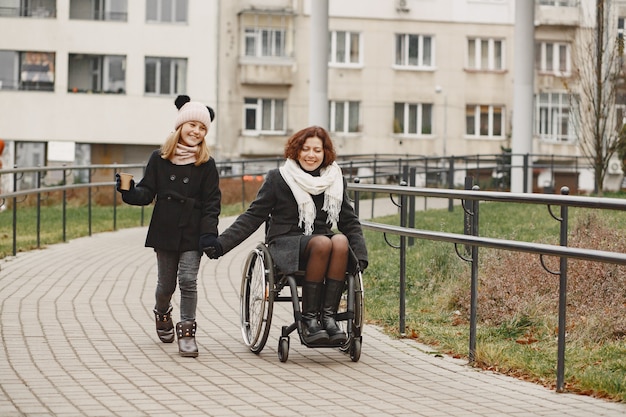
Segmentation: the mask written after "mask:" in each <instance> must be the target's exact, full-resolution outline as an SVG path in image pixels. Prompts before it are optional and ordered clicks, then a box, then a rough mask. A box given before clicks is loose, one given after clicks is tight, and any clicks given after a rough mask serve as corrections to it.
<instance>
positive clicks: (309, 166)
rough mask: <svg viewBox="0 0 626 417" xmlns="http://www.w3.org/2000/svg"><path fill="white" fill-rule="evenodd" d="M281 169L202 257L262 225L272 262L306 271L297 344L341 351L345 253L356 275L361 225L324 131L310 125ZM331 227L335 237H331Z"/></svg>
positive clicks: (363, 259)
mask: <svg viewBox="0 0 626 417" xmlns="http://www.w3.org/2000/svg"><path fill="white" fill-rule="evenodd" d="M285 158H286V160H285V164H284V165H283V166H282V167H280V168H276V169H272V170H270V171H269V172H268V173H267V176H266V177H265V182H264V183H263V185H262V186H261V189H260V190H259V192H258V194H257V197H256V199H255V200H254V201H253V202H252V204H250V207H249V208H248V210H247V211H246V212H245V213H243V214H242V215H240V216H239V217H238V218H237V219H236V220H235V222H234V223H233V224H232V225H231V226H230V227H229V228H228V229H226V230H225V231H223V232H222V234H221V235H220V236H219V238H218V239H217V240H216V241H215V242H214V243H213V244H212V245H206V246H204V247H203V248H204V250H205V252H206V254H207V256H209V258H213V259H215V258H218V257H220V256H221V255H223V254H224V253H227V252H228V251H230V250H231V249H233V248H234V247H235V246H237V245H239V244H240V243H241V242H243V241H244V239H246V238H247V237H248V236H250V235H251V234H252V233H253V232H254V231H255V230H257V229H258V228H259V226H261V224H262V223H263V222H265V221H266V220H267V219H269V223H268V227H267V229H266V239H267V241H268V243H269V250H270V253H271V255H272V259H273V260H274V262H275V264H276V265H277V266H278V267H279V269H280V270H281V271H282V272H284V273H286V274H288V273H292V272H295V271H297V270H300V269H304V270H305V278H304V283H303V285H302V328H303V329H302V337H303V339H304V341H305V342H306V343H307V344H311V345H324V344H330V345H340V344H342V343H344V342H345V340H346V337H347V336H346V334H345V332H344V331H343V330H341V328H340V327H339V326H338V325H337V323H336V321H335V315H336V313H337V308H338V305H339V302H340V300H341V293H342V291H343V288H344V279H345V273H346V270H347V269H348V268H355V265H349V248H352V250H353V251H354V254H355V255H356V258H357V260H358V262H359V266H360V268H361V270H362V271H363V270H365V268H366V267H367V263H368V261H367V248H366V246H365V239H364V238H363V231H362V229H361V223H360V222H359V219H358V217H357V216H356V214H355V212H354V209H353V208H352V206H351V204H350V200H349V198H348V193H347V191H346V180H345V178H344V177H343V176H342V174H341V168H339V165H337V163H336V162H335V148H334V146H333V143H332V141H331V139H330V136H329V135H328V132H327V131H326V130H325V129H323V128H321V127H319V126H311V127H307V128H305V129H302V130H300V131H299V132H296V133H294V134H293V136H291V137H290V138H289V140H288V141H287V144H286V145H285ZM334 225H336V226H337V228H338V229H339V231H340V232H341V233H335V232H333V230H332V227H333V226H334Z"/></svg>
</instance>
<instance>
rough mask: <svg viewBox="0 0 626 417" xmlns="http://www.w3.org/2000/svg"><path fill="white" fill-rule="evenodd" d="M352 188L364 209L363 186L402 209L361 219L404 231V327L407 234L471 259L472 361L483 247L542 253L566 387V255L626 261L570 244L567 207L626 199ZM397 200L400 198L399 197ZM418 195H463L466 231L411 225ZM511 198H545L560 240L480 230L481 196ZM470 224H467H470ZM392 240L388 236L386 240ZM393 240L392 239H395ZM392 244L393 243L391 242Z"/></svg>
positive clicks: (617, 206) (613, 206)
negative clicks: (552, 283) (551, 263)
mask: <svg viewBox="0 0 626 417" xmlns="http://www.w3.org/2000/svg"><path fill="white" fill-rule="evenodd" d="M348 189H349V190H351V191H353V192H354V193H355V209H356V211H357V214H358V211H359V205H358V202H359V197H358V195H359V194H360V193H363V192H370V193H386V194H388V195H389V197H390V198H391V199H392V201H394V203H395V204H396V205H397V206H398V207H399V209H400V225H399V226H394V225H386V224H381V223H376V222H370V221H362V222H361V223H362V225H363V227H364V228H365V229H369V230H373V231H378V232H381V233H383V234H385V240H386V241H387V239H386V235H387V234H393V235H399V236H400V244H399V245H398V246H395V247H396V248H398V249H399V250H400V277H399V280H400V282H399V284H400V291H399V292H400V294H399V297H400V306H399V308H400V314H399V320H400V323H399V329H400V332H401V333H403V332H404V330H405V328H406V323H405V286H406V250H407V246H408V245H407V238H415V239H427V240H433V241H441V242H449V243H453V244H454V245H455V246H454V247H455V251H456V253H457V255H458V256H459V257H460V258H461V259H462V260H464V261H467V262H469V263H470V264H471V281H470V282H471V284H470V336H469V354H468V356H469V361H470V362H471V363H473V362H474V361H475V353H476V325H477V314H476V313H477V304H478V263H479V256H478V255H479V250H478V249H479V248H481V247H483V248H492V249H501V250H507V251H517V252H528V253H534V254H537V255H539V257H540V261H541V265H542V266H543V268H544V269H545V270H546V271H547V272H548V273H551V274H553V275H558V276H559V308H558V315H559V316H558V323H559V325H558V347H557V383H556V388H557V391H558V392H563V389H564V373H565V329H566V308H567V302H566V300H567V261H568V259H570V258H573V259H581V260H587V261H594V262H606V263H613V264H618V265H626V254H625V253H620V252H611V251H603V250H595V249H585V248H574V247H568V246H567V236H568V220H569V217H568V209H569V208H570V207H580V208H593V209H600V210H620V211H626V200H623V199H617V198H597V197H579V196H569V195H568V193H569V189H568V188H567V187H563V188H562V189H561V195H549V194H526V193H508V192H497V191H480V190H479V189H478V187H477V186H474V187H473V189H472V190H456V191H452V190H442V189H432V188H415V187H408V186H389V185H364V184H349V185H348ZM394 196H397V197H396V200H399V202H397V203H396V202H395V200H394ZM415 197H425V198H447V199H450V200H452V199H456V200H460V201H461V205H462V207H463V213H464V216H465V218H464V224H465V225H466V234H455V233H447V232H437V231H430V230H419V229H415V228H413V227H411V225H408V224H407V223H408V222H409V218H410V217H409V214H410V213H408V210H407V208H408V207H409V206H410V205H411V202H410V200H411V199H414V198H415ZM481 201H484V202H507V203H519V204H522V203H524V204H542V205H544V204H545V205H547V207H548V210H549V212H550V215H551V216H552V217H553V218H554V219H555V220H556V221H558V222H559V223H560V235H559V245H549V244H540V243H533V242H521V241H514V240H507V239H496V238H488V237H481V236H479V234H478V231H479V208H480V202H481ZM555 207H556V208H559V209H560V213H555V211H554V210H553V208H555ZM467 226H468V227H467ZM387 243H388V244H390V243H389V241H387ZM390 245H391V244H390ZM459 245H464V247H465V248H466V249H468V251H465V253H462V251H460V250H459ZM391 246H393V245H391ZM544 256H556V257H559V258H560V263H559V270H558V271H552V270H550V269H549V268H547V267H546V265H545V263H544V261H543V257H544Z"/></svg>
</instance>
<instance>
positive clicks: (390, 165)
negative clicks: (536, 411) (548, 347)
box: [0, 157, 626, 392]
mask: <svg viewBox="0 0 626 417" xmlns="http://www.w3.org/2000/svg"><path fill="white" fill-rule="evenodd" d="M282 161H283V159H282V158H269V159H266V160H253V161H236V162H232V161H228V162H223V163H220V164H218V169H219V170H220V172H221V177H222V178H242V181H241V183H242V205H244V204H245V202H244V199H245V187H246V182H245V181H243V177H244V176H245V175H250V176H255V175H264V174H265V173H266V172H267V169H268V166H276V167H277V166H280V164H281V163H282ZM428 161H429V159H428V158H414V157H407V158H396V159H394V158H390V159H377V160H363V161H358V160H356V159H350V160H349V161H342V162H341V164H342V165H343V166H342V168H343V169H344V175H346V176H348V177H350V178H354V175H353V174H356V173H357V171H354V168H355V167H357V166H359V167H363V166H366V167H368V169H372V171H371V172H372V177H371V178H370V181H372V182H374V183H373V184H355V183H352V182H349V183H348V184H349V185H348V190H349V191H351V192H354V194H355V202H354V204H355V209H356V211H357V213H358V212H359V201H360V196H362V195H363V194H364V193H370V194H371V196H372V216H371V217H373V214H374V201H375V199H374V198H373V196H376V195H380V194H383V195H389V197H390V198H392V200H393V197H394V196H397V198H398V199H399V202H397V203H396V202H395V201H394V203H395V204H396V205H397V206H398V207H399V210H400V225H399V226H393V225H385V224H380V223H375V222H370V221H362V224H363V227H364V228H366V229H370V230H373V231H378V232H382V233H384V234H394V235H399V236H400V245H399V246H398V249H399V250H400V277H399V278H400V294H399V295H400V330H401V332H403V331H404V329H405V311H404V310H405V291H404V290H405V284H406V250H407V238H408V239H427V240H434V241H442V242H449V243H453V244H454V245H455V250H456V252H457V255H458V256H459V257H460V258H461V259H463V260H465V261H467V262H469V263H471V287H470V291H471V297H470V303H471V306H470V340H469V358H470V361H471V362H473V361H474V359H475V352H476V307H477V282H478V260H479V258H478V255H479V251H478V249H479V248H480V247H484V248H494V249H503V250H509V251H519V252H530V253H535V254H538V255H539V256H540V258H541V262H542V266H543V267H544V269H546V270H547V271H548V272H549V273H552V274H555V275H559V277H560V290H559V340H558V363H557V390H558V391H559V392H561V391H562V390H563V385H564V380H563V378H564V377H563V375H564V360H565V334H564V332H565V317H566V296H567V260H568V259H569V258H575V259H582V260H588V261H595V262H607V263H614V264H619V265H626V254H623V253H615V252H609V251H601V250H590V249H581V248H572V247H568V246H567V232H568V208H569V207H581V208H594V209H601V210H620V211H626V200H622V199H614V198H595V197H580V196H569V195H566V194H567V193H568V190H567V188H563V189H562V190H561V192H562V193H563V195H553V194H527V193H509V192H499V191H481V190H479V189H478V188H477V187H474V189H471V190H468V189H465V190H454V189H443V188H420V187H413V186H407V185H385V184H379V185H377V184H376V183H375V182H376V180H377V179H380V178H381V175H394V176H396V175H397V177H395V178H396V179H398V178H400V179H401V178H406V177H407V173H410V175H409V177H412V176H414V175H415V173H416V172H426V171H419V169H421V168H419V167H417V166H416V165H419V166H422V167H424V166H426V169H427V166H428ZM423 162H425V163H424V164H423V165H420V164H422V163H423ZM381 166H382V167H384V170H378V168H380V167H381ZM346 167H347V168H346ZM143 169H144V165H143V164H112V165H85V166H64V167H39V168H13V169H7V170H0V177H1V176H3V175H11V176H12V178H13V190H12V191H11V192H4V193H0V206H2V205H4V204H5V203H7V202H11V203H12V211H13V228H12V229H13V230H12V234H13V236H12V238H13V255H15V254H16V252H17V249H16V242H17V236H16V231H17V225H16V221H17V209H18V206H19V204H20V203H21V202H22V200H18V199H21V198H26V197H27V196H31V195H34V196H36V197H37V201H36V207H37V243H38V246H39V229H40V212H41V196H42V195H43V194H45V193H50V192H60V193H62V200H61V204H62V208H63V240H65V237H66V234H65V228H66V221H67V220H66V205H67V195H66V193H67V191H69V190H72V189H83V188H86V189H87V190H88V191H87V193H88V197H87V209H88V211H89V217H88V218H89V220H88V221H89V235H91V210H92V205H93V202H92V190H93V189H94V188H99V187H104V189H105V192H110V193H111V201H112V204H113V229H114V230H116V227H117V225H116V218H117V217H116V216H117V210H116V207H117V206H118V204H119V197H118V195H117V194H118V193H117V192H116V191H115V188H114V181H113V176H114V173H116V172H120V171H129V170H130V171H132V170H136V171H137V172H143ZM446 169H447V168H446ZM382 173H384V174H382ZM72 174H74V176H75V178H73V179H72V180H76V178H78V179H79V182H75V181H68V179H70V178H71V175H72ZM25 176H31V179H30V181H27V184H26V185H27V187H24V188H25V189H19V187H18V184H20V181H21V179H23V178H24V177H25ZM95 177H99V178H101V179H106V180H105V181H96V180H95V179H94V178H95ZM109 179H110V180H109ZM450 188H451V187H450ZM466 188H472V184H471V183H469V184H468V182H467V180H466ZM415 197H424V201H426V199H428V198H444V199H448V200H449V201H450V202H451V203H450V205H449V209H450V210H452V201H453V200H460V202H461V205H462V207H463V215H464V225H465V226H466V234H453V233H445V232H436V231H428V230H419V229H415V228H414V227H413V226H414V209H415V204H414V199H415ZM481 201H485V202H509V203H519V204H521V203H525V204H545V205H547V206H548V208H549V211H550V214H551V215H552V217H553V218H554V219H555V220H557V221H558V222H560V230H561V232H560V236H559V238H560V244H559V245H546V244H537V243H529V242H520V241H512V240H506V239H494V238H487V237H481V236H479V235H478V230H479V206H480V202H481ZM553 207H558V208H559V209H560V213H558V214H555V213H554V211H553ZM141 224H142V225H143V208H142V216H141ZM459 245H464V246H465V248H466V249H468V250H469V251H466V252H465V253H461V251H459V250H458V247H459ZM543 256H556V257H559V258H560V269H559V271H550V270H549V269H547V268H546V267H545V264H544V263H543V258H542V257H543Z"/></svg>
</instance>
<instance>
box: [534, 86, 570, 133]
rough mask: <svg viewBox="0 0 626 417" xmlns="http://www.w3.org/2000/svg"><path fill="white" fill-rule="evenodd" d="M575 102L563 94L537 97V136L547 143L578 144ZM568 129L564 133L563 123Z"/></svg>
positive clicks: (566, 94)
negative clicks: (573, 112)
mask: <svg viewBox="0 0 626 417" xmlns="http://www.w3.org/2000/svg"><path fill="white" fill-rule="evenodd" d="M572 108H573V102H572V99H571V95H570V94H568V93H562V92H550V93H540V94H537V95H536V96H535V134H536V135H537V136H538V137H539V138H540V139H541V140H544V141H547V142H564V143H574V142H576V135H575V131H574V115H573V114H572ZM564 122H565V123H566V125H565V126H567V127H566V129H567V132H566V133H563V126H564V125H563V123H564Z"/></svg>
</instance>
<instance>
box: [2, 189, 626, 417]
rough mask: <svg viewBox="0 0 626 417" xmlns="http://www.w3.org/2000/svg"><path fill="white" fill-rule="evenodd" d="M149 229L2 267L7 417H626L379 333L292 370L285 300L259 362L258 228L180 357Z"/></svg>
mask: <svg viewBox="0 0 626 417" xmlns="http://www.w3.org/2000/svg"><path fill="white" fill-rule="evenodd" d="M444 203H445V204H447V202H444ZM430 207H432V206H431V205H430V200H429V208H430ZM377 210H378V209H377ZM391 210H393V208H391ZM361 213H367V211H363V207H362V211H361ZM378 214H381V213H378ZM230 221H232V219H231V218H228V219H223V220H222V221H221V225H222V227H224V226H226V225H227V224H229V223H230ZM145 233H146V229H145V228H133V229H126V230H121V231H117V232H112V233H101V234H97V235H94V236H92V237H87V238H80V239H76V240H73V241H71V242H69V243H64V244H58V245H53V246H51V247H49V248H47V249H44V250H39V251H31V252H27V253H20V254H18V256H16V257H11V258H7V259H4V260H1V261H0V326H1V327H0V332H1V338H2V344H1V346H0V416H77V417H78V416H171V415H184V416H297V415H302V416H385V415H389V416H428V417H438V416H581V417H582V416H620V417H622V416H624V415H626V404H618V403H610V402H606V401H603V400H599V399H595V398H591V397H586V396H581V395H574V394H558V393H556V392H554V391H551V390H548V389H546V388H543V387H541V386H538V385H535V384H532V383H528V382H523V381H519V380H517V379H513V378H509V377H506V376H502V375H497V374H493V373H490V372H483V371H478V370H476V369H473V368H471V367H469V366H467V365H466V362H465V361H461V360H455V359H452V358H449V357H439V356H436V355H434V354H433V352H432V351H431V350H430V349H429V348H427V347H425V346H422V345H419V344H416V343H415V342H414V341H411V340H395V339H391V338H389V337H387V336H385V335H384V334H383V333H382V332H381V331H380V330H379V329H378V328H376V327H374V326H371V325H366V326H365V331H364V336H363V349H362V355H361V359H360V361H359V362H356V363H354V362H352V361H351V360H350V358H349V357H348V356H347V355H345V354H343V353H341V352H339V351H338V350H335V349H308V348H305V347H304V346H302V345H300V343H299V341H298V340H297V336H296V337H295V338H294V337H292V341H291V347H290V351H289V360H288V361H287V362H285V363H281V362H280V361H279V360H278V356H277V353H276V351H277V345H278V339H277V336H278V335H279V333H280V325H282V324H284V323H288V322H290V321H291V318H292V310H291V306H290V305H289V304H287V303H278V304H277V305H276V306H275V310H274V316H273V317H274V318H273V324H272V332H271V333H270V338H269V340H268V343H267V345H266V347H265V349H264V350H263V352H261V354H259V355H256V354H254V353H251V352H250V351H249V350H248V349H247V348H246V347H245V346H244V345H243V343H242V341H241V335H240V328H239V299H238V294H239V283H240V275H241V264H242V261H243V259H244V258H245V256H246V255H247V253H248V252H249V250H250V249H251V247H253V246H254V245H255V244H256V243H257V242H258V241H259V240H261V234H260V233H258V232H257V234H256V235H254V236H252V237H251V238H250V239H249V240H247V241H246V242H245V243H244V244H242V245H240V246H239V247H238V248H236V249H235V250H233V251H232V252H231V253H229V254H228V255H226V256H224V257H222V258H220V259H219V260H218V261H211V260H209V259H207V258H204V259H203V260H202V265H201V271H200V287H199V304H198V326H199V327H198V333H197V340H198V344H199V348H200V355H199V357H198V358H195V359H193V358H181V357H180V356H179V355H178V350H177V345H176V343H173V344H162V343H160V342H158V339H157V338H156V334H155V331H154V324H153V320H154V317H153V314H152V306H153V303H154V287H155V276H156V270H155V256H154V253H153V252H152V251H151V250H150V249H147V248H144V247H143V243H144V238H145ZM177 294H178V293H177ZM175 301H177V300H175ZM366 301H367V298H366ZM177 306H178V304H177V303H176V306H175V310H174V311H177Z"/></svg>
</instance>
